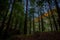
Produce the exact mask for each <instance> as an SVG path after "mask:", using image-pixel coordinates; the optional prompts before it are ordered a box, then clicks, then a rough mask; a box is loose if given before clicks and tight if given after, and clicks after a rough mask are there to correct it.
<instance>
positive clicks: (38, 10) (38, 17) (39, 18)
mask: <svg viewBox="0 0 60 40" xmlns="http://www.w3.org/2000/svg"><path fill="white" fill-rule="evenodd" d="M38 23H39V25H38V27H39V31H40V14H39V10H38Z"/></svg>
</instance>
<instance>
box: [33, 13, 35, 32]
mask: <svg viewBox="0 0 60 40" xmlns="http://www.w3.org/2000/svg"><path fill="white" fill-rule="evenodd" d="M33 32H35V21H34V13H33Z"/></svg>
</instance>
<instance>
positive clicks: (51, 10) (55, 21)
mask: <svg viewBox="0 0 60 40" xmlns="http://www.w3.org/2000/svg"><path fill="white" fill-rule="evenodd" d="M48 4H49V9H50V12H51V15H52V16H51V18H52V19H53V23H54V26H55V28H56V31H57V30H58V27H57V24H56V21H55V18H54V15H53V11H52V9H51V5H50V2H49V0H48Z"/></svg>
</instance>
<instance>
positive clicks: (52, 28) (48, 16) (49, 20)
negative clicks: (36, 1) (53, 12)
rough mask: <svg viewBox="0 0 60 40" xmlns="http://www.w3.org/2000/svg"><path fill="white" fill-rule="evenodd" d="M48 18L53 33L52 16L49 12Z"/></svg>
mask: <svg viewBox="0 0 60 40" xmlns="http://www.w3.org/2000/svg"><path fill="white" fill-rule="evenodd" d="M48 18H49V22H50V27H51V32H52V31H53V28H52V21H51V16H50V13H49V11H48Z"/></svg>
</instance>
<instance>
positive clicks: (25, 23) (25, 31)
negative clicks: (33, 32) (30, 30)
mask: <svg viewBox="0 0 60 40" xmlns="http://www.w3.org/2000/svg"><path fill="white" fill-rule="evenodd" d="M27 18H28V0H26V15H25V22H24V34H27V22H28V21H27Z"/></svg>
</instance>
